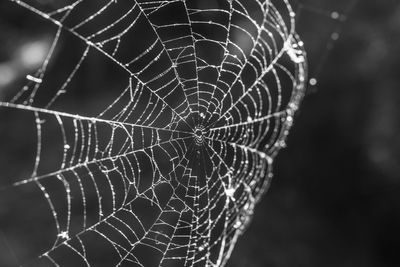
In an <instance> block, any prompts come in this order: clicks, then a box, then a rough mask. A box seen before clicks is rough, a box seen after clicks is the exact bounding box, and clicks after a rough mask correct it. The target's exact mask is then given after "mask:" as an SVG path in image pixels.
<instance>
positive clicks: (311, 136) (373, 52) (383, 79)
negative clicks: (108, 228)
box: [228, 0, 400, 267]
mask: <svg viewBox="0 0 400 267" xmlns="http://www.w3.org/2000/svg"><path fill="white" fill-rule="evenodd" d="M323 2H326V3H325V5H326V6H328V5H329V4H334V3H333V2H335V1H315V3H316V5H320V6H324V3H323ZM336 2H337V1H336ZM339 2H340V1H339ZM339 2H337V3H335V4H336V5H339ZM348 2H350V1H348ZM301 15H302V16H306V17H308V18H309V19H311V17H312V19H311V20H314V24H321V21H322V20H323V19H322V18H321V20H318V17H319V16H318V15H315V16H313V15H312V12H303V13H302V14H301ZM301 20H302V17H301V18H300V22H302V21H301ZM327 23H328V22H327ZM322 24H323V25H320V27H323V28H324V29H326V30H327V31H329V26H330V27H332V28H331V29H334V30H333V31H337V30H339V31H340V32H341V34H340V38H339V39H338V40H337V41H336V42H335V43H334V45H333V46H332V45H331V44H329V42H326V43H325V44H328V47H327V49H325V50H326V51H328V53H327V57H326V60H325V62H323V65H322V66H321V68H319V66H318V60H321V59H323V57H322V56H318V57H317V58H315V57H310V72H311V74H310V77H313V71H314V73H317V76H318V84H317V86H316V87H310V88H309V89H308V94H307V96H306V97H305V99H304V102H303V104H302V106H301V109H300V111H299V113H298V114H297V118H296V123H295V125H294V128H293V129H292V132H291V134H290V135H289V139H288V146H287V148H286V149H284V150H282V151H281V153H280V154H279V155H278V157H277V160H276V162H275V166H274V169H275V176H274V179H273V181H272V184H271V187H270V190H269V192H268V193H267V194H266V196H265V197H264V198H263V200H262V201H261V203H259V205H258V206H257V208H256V212H255V216H254V219H253V222H252V224H251V225H250V227H249V229H248V230H247V232H246V233H245V234H244V235H243V236H242V237H241V238H240V239H239V242H238V245H237V246H236V248H235V250H234V252H233V255H232V258H231V261H230V262H229V264H228V266H229V267H239V266H249V267H253V266H254V267H255V266H277V267H280V266H285V267H286V266H287V267H291V266H365V267H368V266H376V267H378V266H382V267H384V266H388V267H389V266H400V257H399V255H400V254H399V252H400V170H399V168H400V3H399V2H398V1H390V0H383V1H373V0H362V1H358V3H356V5H355V6H354V7H353V8H352V9H351V10H350V12H349V13H348V15H347V20H346V21H345V22H343V23H342V24H340V25H336V26H335V25H330V24H329V23H328V24H324V23H322ZM327 25H328V27H327ZM299 27H302V25H301V24H300V25H299ZM338 27H339V28H338ZM304 31H306V32H304ZM331 32H332V31H331ZM300 34H301V35H302V36H304V35H305V36H307V38H308V39H306V40H305V42H306V45H308V46H306V47H308V48H310V46H311V47H315V43H318V42H319V41H320V40H319V39H318V38H319V37H322V36H323V35H320V36H315V35H313V32H312V31H307V28H301V29H300ZM322 45H323V44H322ZM330 48H332V49H330ZM317 50H318V49H317ZM310 53H311V54H314V53H322V51H309V54H310ZM315 68H317V69H315ZM318 68H319V69H318ZM318 73H319V74H318Z"/></svg>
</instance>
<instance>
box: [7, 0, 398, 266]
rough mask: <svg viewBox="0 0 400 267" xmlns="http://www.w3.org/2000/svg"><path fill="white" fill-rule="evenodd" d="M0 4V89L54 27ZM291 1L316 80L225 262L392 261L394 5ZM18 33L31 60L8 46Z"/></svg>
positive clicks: (389, 1)
mask: <svg viewBox="0 0 400 267" xmlns="http://www.w3.org/2000/svg"><path fill="white" fill-rule="evenodd" d="M2 2H3V3H0V11H1V12H0V32H1V34H0V42H1V43H0V48H1V51H0V63H2V64H0V78H1V79H0V88H1V87H2V86H6V85H7V84H8V83H9V82H10V81H12V80H16V79H17V78H18V77H14V76H13V75H14V74H13V73H15V72H18V71H22V72H23V71H26V70H25V69H23V68H31V69H34V68H36V67H37V64H38V62H41V60H43V56H42V57H40V53H41V51H42V50H40V49H41V47H43V45H40V42H43V43H48V38H49V36H47V35H43V32H51V33H52V32H54V31H53V30H54V28H52V27H50V26H49V25H46V24H43V21H42V20H38V19H37V18H36V17H35V16H34V15H32V16H26V14H28V13H27V12H26V11H24V12H22V13H18V11H17V9H18V7H16V6H15V5H14V8H13V9H9V8H10V6H11V5H10V4H9V3H7V4H5V2H8V1H2ZM295 6H297V7H298V9H297V11H298V31H299V34H300V35H301V37H302V38H303V39H304V42H305V45H306V50H307V52H308V55H309V62H310V66H309V67H310V78H316V79H317V84H316V85H315V86H310V87H309V89H308V91H307V95H306V97H305V99H304V102H303V103H302V106H301V109H300V111H299V112H298V113H297V115H296V121H295V125H294V127H293V129H292V131H291V134H290V136H289V139H288V142H287V148H286V149H284V150H282V152H281V153H280V154H279V156H278V158H277V160H276V162H275V167H274V169H275V176H274V179H273V182H272V185H271V187H270V190H269V191H268V193H267V194H266V195H265V196H264V198H263V200H262V201H261V202H260V203H259V204H258V206H257V207H256V212H255V216H254V219H253V221H252V223H251V225H250V227H249V228H248V230H247V232H246V233H245V234H244V235H243V236H242V237H241V238H240V239H239V242H238V244H237V245H236V247H235V249H234V251H233V253H232V257H231V260H230V261H229V262H228V264H227V266H228V267H243V266H244V267H253V266H254V267H259V266H260V267H262V266H271V267H274V266H276V267H282V266H283V267H293V266H363V267H369V266H371V267H372V266H374V267H375V266H376V267H378V266H382V267H386V266H387V267H391V266H400V257H399V255H398V254H399V251H400V250H399V249H400V245H399V243H400V229H399V228H400V170H399V168H400V90H399V88H400V75H399V74H400V73H399V72H400V3H399V1H397V0H381V1H374V0H360V1H358V2H354V5H353V3H352V2H350V1H334V0H323V1H321V0H307V1H306V0H304V1H298V2H296V3H295ZM334 12H338V14H339V17H338V18H337V15H336V13H334ZM22 18H23V19H22ZM332 34H333V35H332ZM50 35H51V34H50ZM38 36H39V37H40V38H37V37H38ZM35 38H36V39H35ZM32 39H35V40H36V41H35V42H31V41H32ZM336 39H337V40H336ZM27 41H29V42H31V45H30V46H29V47H30V49H37V50H33V51H35V52H36V53H35V54H37V55H39V56H38V58H37V59H32V58H30V60H29V59H27V58H26V57H24V55H23V54H22V55H20V57H17V58H15V57H14V56H13V54H12V53H10V52H9V51H12V50H13V49H15V47H16V46H18V42H20V43H19V44H21V43H24V42H27ZM32 44H37V45H36V46H35V45H32ZM46 49H47V48H46ZM46 49H45V51H46ZM31 54H32V53H31ZM35 60H36V61H35ZM6 63H7V64H6ZM10 68H11V69H10ZM90 79H92V80H94V79H96V76H95V75H91V76H90ZM90 84H93V83H90ZM1 93H2V91H0V94H1Z"/></svg>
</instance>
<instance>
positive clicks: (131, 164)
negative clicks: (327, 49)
mask: <svg viewBox="0 0 400 267" xmlns="http://www.w3.org/2000/svg"><path fill="white" fill-rule="evenodd" d="M11 1H12V2H14V3H15V4H17V5H19V6H21V7H23V8H25V9H27V10H29V11H30V12H33V13H34V14H36V15H38V16H40V17H41V18H42V19H44V20H45V21H47V22H49V24H51V25H53V27H55V28H56V31H55V35H54V39H53V41H52V42H51V45H50V46H49V49H48V53H47V56H46V58H45V60H44V62H43V64H42V65H41V66H40V68H39V69H37V71H36V72H34V73H30V74H27V76H26V82H25V83H24V85H23V86H22V88H21V89H20V90H18V91H17V92H16V93H15V91H14V93H10V94H9V95H7V97H6V98H5V99H2V100H1V102H0V110H2V112H5V113H6V114H8V113H10V112H15V113H18V114H19V116H20V117H21V121H22V118H23V119H24V121H25V120H26V121H29V122H26V125H28V126H26V128H29V129H30V130H31V131H30V133H29V135H31V136H32V135H34V138H35V140H36V141H35V142H34V144H35V147H34V149H33V151H34V153H27V154H29V155H32V157H31V158H30V160H28V163H26V166H28V167H29V166H30V167H29V168H30V169H31V172H30V173H29V174H26V173H25V175H24V176H21V175H20V176H18V177H14V176H10V177H6V178H5V179H3V180H4V181H7V182H6V185H4V186H3V187H2V192H8V191H9V190H28V189H24V188H28V187H30V188H36V189H38V190H39V193H40V199H41V201H42V202H43V201H44V202H45V204H43V203H42V204H37V205H36V204H35V203H32V204H30V206H31V205H32V206H33V207H32V209H33V210H34V213H35V214H36V215H37V214H38V212H37V209H39V208H37V209H36V208H35V206H37V207H40V208H42V209H43V210H44V211H41V213H40V217H41V220H40V224H41V225H42V226H36V227H43V228H44V229H47V232H48V233H49V234H43V232H42V231H36V232H35V231H29V232H28V231H26V232H27V234H26V235H23V236H22V237H21V239H22V240H26V242H30V241H31V240H35V242H37V243H40V246H38V247H37V249H36V250H35V251H34V252H32V251H30V252H26V251H25V252H20V253H18V254H19V255H18V256H17V257H16V258H17V259H18V264H24V265H26V266H100V265H105V266H223V265H225V263H226V261H227V260H228V258H229V256H230V254H231V252H232V249H233V247H234V245H235V243H236V240H237V238H238V237H239V236H240V235H241V234H242V233H243V231H244V230H245V229H246V227H247V225H248V223H249V221H250V219H251V217H252V214H253V209H254V206H255V204H256V202H257V201H258V200H259V198H260V197H261V195H262V194H263V192H265V190H266V189H267V187H268V184H269V181H270V178H271V177H272V172H271V171H272V169H271V165H272V162H273V159H274V157H275V155H276V153H277V152H278V150H279V149H280V148H281V147H284V146H285V139H286V136H287V135H288V131H289V129H290V127H291V126H292V123H293V115H294V113H295V111H296V110H297V108H298V106H299V103H300V101H301V99H302V97H303V94H304V88H305V86H304V84H305V81H306V75H307V70H306V58H305V52H304V49H303V43H302V42H301V41H300V39H299V37H298V36H297V34H296V32H295V27H294V25H295V12H294V11H293V9H292V7H291V5H290V4H289V2H288V1H286V0H279V1H278V0H272V1H258V0H251V1H250V0H233V1H229V0H225V1H222V0H221V1H192V0H186V1H182V0H176V1H174V0H171V1H143V0H135V1H127V0H126V1H123V0H118V1H116V0H105V1H104V0H103V1H88V0H77V1H58V2H57V3H56V4H54V3H52V4H46V3H45V4H43V3H41V2H40V1H29V0H26V1H18V0H11ZM72 42H74V45H72ZM71 54H74V55H75V56H70V57H71V58H68V59H67V58H65V59H62V57H61V55H71ZM64 57H66V56H64ZM93 58H96V60H97V61H96V62H104V64H106V65H107V66H108V67H107V71H106V72H105V74H106V75H108V74H109V75H110V77H115V76H116V75H118V78H119V79H118V82H117V83H115V82H114V83H113V82H111V81H108V80H107V77H97V78H98V79H99V80H102V81H103V82H104V84H102V85H101V86H102V87H103V88H104V89H103V90H100V89H99V90H98V91H97V89H96V86H93V85H90V84H89V85H84V84H81V83H78V82H76V81H80V78H79V77H83V76H84V75H85V74H86V73H88V72H89V70H88V65H87V62H88V61H90V60H92V59H93ZM57 68H58V72H56V71H57ZM111 73H118V74H112V75H111ZM113 79H114V78H113ZM98 86H99V87H100V85H98ZM85 87H90V88H89V89H88V88H86V89H85ZM77 88H79V89H77ZM79 90H83V91H85V90H88V92H89V93H88V94H89V97H87V98H86V100H85V101H88V102H86V103H94V102H95V103H96V105H95V107H94V108H92V107H86V106H85V104H84V103H85V102H83V101H82V102H79V99H78V100H72V101H77V104H71V103H74V102H71V99H74V97H75V98H76V92H77V91H79ZM104 95H106V96H107V98H106V99H107V101H98V99H105V98H104V97H103V96H104ZM63 99H66V100H63ZM110 99H111V100H110ZM67 100H68V101H67ZM21 123H22V122H21ZM24 123H25V122H24ZM18 127H22V126H21V125H19V126H18ZM32 130H33V132H32ZM28 167H27V168H26V169H28ZM5 173H6V174H7V172H5ZM3 183H4V182H3ZM7 183H8V185H7ZM30 190H31V191H29V190H28V193H29V194H33V193H34V192H33V191H34V190H35V189H30ZM25 192H26V191H25ZM35 193H38V192H35ZM28 201H29V199H28ZM28 203H29V202H28ZM27 216H28V215H27ZM37 216H39V215H37ZM43 218H47V219H43ZM26 223H27V222H26V221H24V222H21V224H26ZM30 223H32V221H30ZM33 224H37V222H35V221H33ZM32 227H34V226H32ZM15 231H22V232H23V231H24V230H23V229H18V230H15ZM10 232H12V231H11V230H10ZM28 237H29V238H28ZM99 251H102V253H99Z"/></svg>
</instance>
